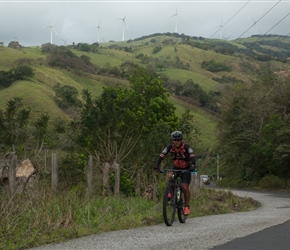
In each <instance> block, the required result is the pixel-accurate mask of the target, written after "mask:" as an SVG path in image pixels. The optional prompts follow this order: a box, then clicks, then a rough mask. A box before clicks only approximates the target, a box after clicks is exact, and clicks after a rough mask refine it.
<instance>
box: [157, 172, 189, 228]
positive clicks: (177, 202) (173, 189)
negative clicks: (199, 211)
mask: <svg viewBox="0 0 290 250" xmlns="http://www.w3.org/2000/svg"><path fill="white" fill-rule="evenodd" d="M164 172H172V178H171V180H169V181H168V183H167V184H166V187H165V190H164V196H163V213H162V214H163V219H164V223H165V224H166V225H167V226H171V225H172V224H173V222H174V220H175V213H176V210H177V215H178V220H179V222H180V223H185V221H186V218H187V215H184V213H183V209H184V206H185V198H184V193H183V191H182V188H181V174H182V173H186V172H189V170H176V169H163V170H160V173H164ZM169 193H171V194H172V197H171V198H169V197H168V194H169Z"/></svg>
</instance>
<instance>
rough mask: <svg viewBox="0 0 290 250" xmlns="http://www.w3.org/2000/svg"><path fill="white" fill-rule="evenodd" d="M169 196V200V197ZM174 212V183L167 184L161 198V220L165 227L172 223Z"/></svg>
mask: <svg viewBox="0 0 290 250" xmlns="http://www.w3.org/2000/svg"><path fill="white" fill-rule="evenodd" d="M169 194H171V198H170V195H169ZM175 210H176V189H175V183H172V182H168V183H167V185H166V188H165V191H164V197H163V219H164V223H165V224H166V225H167V226H171V225H172V224H173V222H174V218H175Z"/></svg>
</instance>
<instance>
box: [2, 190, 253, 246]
mask: <svg viewBox="0 0 290 250" xmlns="http://www.w3.org/2000/svg"><path fill="white" fill-rule="evenodd" d="M85 193H86V192H85V187H77V188H74V189H72V190H70V191H65V192H61V193H52V192H51V191H50V188H45V187H42V188H39V189H38V190H37V191H36V190H34V191H33V192H32V191H30V192H27V193H25V194H21V195H20V194H18V195H14V196H13V197H9V196H7V195H5V194H2V195H1V198H0V202H1V203H0V204H1V205H0V206H1V215H0V232H1V233H0V249H5V250H12V249H13V250H14V249H24V248H29V247H34V246H38V245H43V244H48V243H52V242H61V241H65V240H68V239H71V238H77V237H82V236H86V235H90V234H96V233H101V232H107V231H112V230H120V229H129V228H135V227H141V226H145V225H146V226H148V225H153V224H157V223H163V221H162V201H161V200H159V201H156V202H155V201H152V200H149V199H145V198H143V197H118V198H116V197H106V198H101V197H99V196H94V197H87V196H86V195H84V194H85ZM191 207H192V214H191V215H190V216H189V217H194V216H202V215H208V214H218V213H227V212H234V211H247V210H250V209H253V208H255V202H254V201H253V200H251V199H242V198H238V197H236V196H234V195H233V194H232V193H230V192H222V191H218V192H216V191H214V190H210V189H206V188H202V189H200V190H199V191H198V192H196V193H195V194H193V197H192V199H191Z"/></svg>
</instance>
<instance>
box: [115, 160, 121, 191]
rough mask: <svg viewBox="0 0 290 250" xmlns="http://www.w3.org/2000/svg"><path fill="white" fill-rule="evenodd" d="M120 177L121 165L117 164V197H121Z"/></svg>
mask: <svg viewBox="0 0 290 250" xmlns="http://www.w3.org/2000/svg"><path fill="white" fill-rule="evenodd" d="M120 175H121V169H120V164H118V163H115V190H114V195H115V196H119V195H120Z"/></svg>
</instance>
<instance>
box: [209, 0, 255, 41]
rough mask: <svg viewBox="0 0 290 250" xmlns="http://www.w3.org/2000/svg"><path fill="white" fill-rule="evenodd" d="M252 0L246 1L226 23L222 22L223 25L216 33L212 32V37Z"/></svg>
mask: <svg viewBox="0 0 290 250" xmlns="http://www.w3.org/2000/svg"><path fill="white" fill-rule="evenodd" d="M250 1H251V0H249V1H248V2H246V3H245V4H244V5H243V6H242V7H241V8H240V9H239V10H238V11H237V12H236V13H235V14H234V15H232V17H231V18H230V19H229V20H228V21H226V22H225V24H222V25H221V27H220V28H219V29H218V30H217V31H216V32H215V33H214V34H212V35H211V36H210V38H212V37H213V36H214V35H215V34H216V33H217V32H219V31H220V30H221V29H222V28H223V27H224V26H226V24H227V23H228V22H230V21H231V20H232V19H233V18H234V17H235V16H236V15H237V14H238V13H239V12H240V11H241V10H242V9H243V8H245V7H246V5H247V4H248V3H249V2H250Z"/></svg>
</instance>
